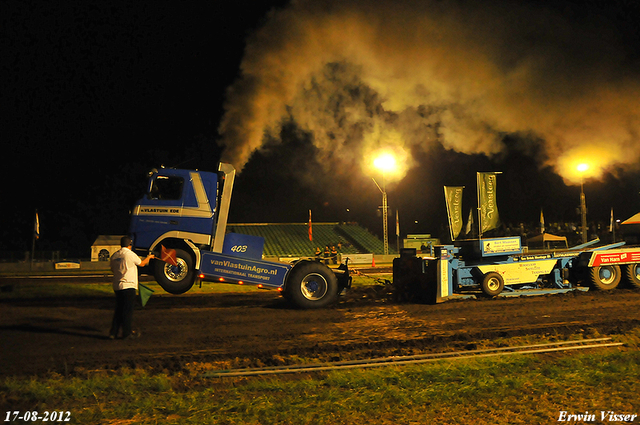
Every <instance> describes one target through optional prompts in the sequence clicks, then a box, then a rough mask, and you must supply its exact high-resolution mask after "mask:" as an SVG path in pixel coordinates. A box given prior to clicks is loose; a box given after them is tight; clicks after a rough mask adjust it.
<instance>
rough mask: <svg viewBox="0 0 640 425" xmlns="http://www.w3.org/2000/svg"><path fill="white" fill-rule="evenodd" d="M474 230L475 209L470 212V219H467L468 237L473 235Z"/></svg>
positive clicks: (466, 230)
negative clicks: (472, 230)
mask: <svg viewBox="0 0 640 425" xmlns="http://www.w3.org/2000/svg"><path fill="white" fill-rule="evenodd" d="M472 228H473V209H470V210H469V218H468V219H467V228H466V229H465V231H464V232H465V233H466V234H467V235H469V234H471V229H472Z"/></svg>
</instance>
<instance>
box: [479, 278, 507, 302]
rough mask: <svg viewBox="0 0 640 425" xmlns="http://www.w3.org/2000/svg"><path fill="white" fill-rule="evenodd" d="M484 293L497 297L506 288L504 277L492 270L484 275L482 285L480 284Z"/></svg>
mask: <svg viewBox="0 0 640 425" xmlns="http://www.w3.org/2000/svg"><path fill="white" fill-rule="evenodd" d="M480 287H481V289H482V293H483V294H485V295H486V296H488V297H495V296H497V295H498V294H500V292H502V290H503V289H504V279H502V276H500V274H498V273H496V272H490V273H487V274H485V275H484V278H483V279H482V285H481V286H480Z"/></svg>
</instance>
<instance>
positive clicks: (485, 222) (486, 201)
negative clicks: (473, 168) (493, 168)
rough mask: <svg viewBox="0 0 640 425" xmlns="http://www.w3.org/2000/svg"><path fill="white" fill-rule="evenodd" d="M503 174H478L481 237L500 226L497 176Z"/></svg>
mask: <svg viewBox="0 0 640 425" xmlns="http://www.w3.org/2000/svg"><path fill="white" fill-rule="evenodd" d="M498 174H501V172H492V173H478V214H479V215H480V224H479V226H480V235H481V236H482V234H483V233H484V232H486V231H488V230H491V229H495V228H496V227H498V225H499V224H500V216H499V215H498V205H497V203H496V175H498Z"/></svg>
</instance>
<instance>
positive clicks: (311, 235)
mask: <svg viewBox="0 0 640 425" xmlns="http://www.w3.org/2000/svg"><path fill="white" fill-rule="evenodd" d="M309 241H311V242H313V228H312V227H311V210H309Z"/></svg>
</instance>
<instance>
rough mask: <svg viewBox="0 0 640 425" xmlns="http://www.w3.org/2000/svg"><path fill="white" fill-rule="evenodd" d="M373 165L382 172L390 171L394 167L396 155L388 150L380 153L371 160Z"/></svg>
mask: <svg viewBox="0 0 640 425" xmlns="http://www.w3.org/2000/svg"><path fill="white" fill-rule="evenodd" d="M373 165H374V166H375V167H376V168H377V169H378V170H380V171H382V172H385V173H388V172H392V171H394V170H395V169H396V157H395V156H393V154H391V153H389V152H384V153H381V154H380V155H379V156H378V157H376V159H374V160H373Z"/></svg>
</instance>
